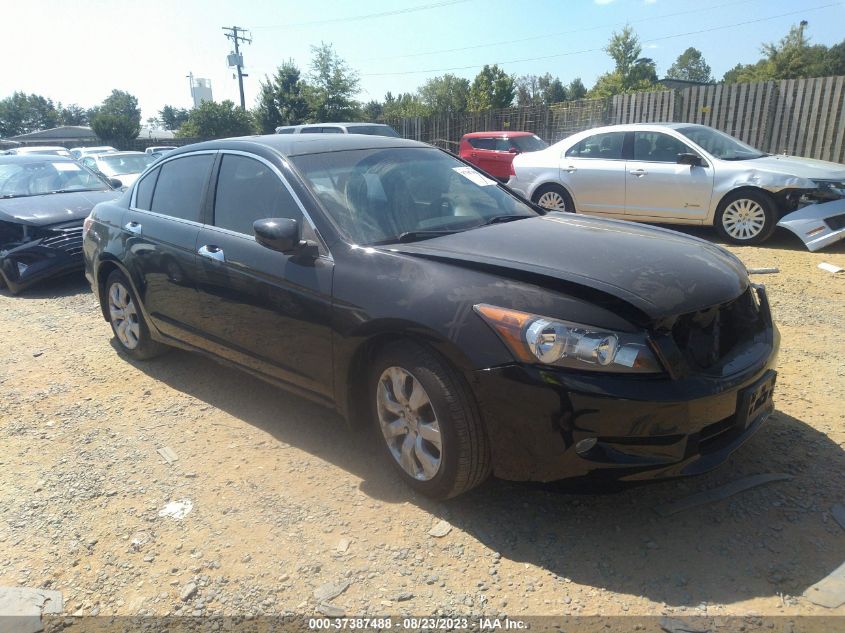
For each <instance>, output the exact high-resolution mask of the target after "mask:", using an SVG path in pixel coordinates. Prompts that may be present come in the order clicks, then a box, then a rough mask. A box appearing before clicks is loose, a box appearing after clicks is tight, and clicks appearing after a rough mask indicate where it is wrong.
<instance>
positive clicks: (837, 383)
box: [0, 231, 845, 616]
mask: <svg viewBox="0 0 845 633" xmlns="http://www.w3.org/2000/svg"><path fill="white" fill-rule="evenodd" d="M691 232H693V233H694V234H697V235H701V236H703V237H707V238H710V239H712V234H711V233H710V232H708V231H691ZM732 250H733V251H734V252H735V253H737V254H738V255H739V257H740V258H741V259H742V260H743V261H744V262H745V263H746V265H747V266H749V267H762V266H777V267H779V268H780V270H781V272H780V273H779V274H774V275H765V276H763V275H761V276H759V277H757V278H756V280H758V281H763V282H765V283H766V285H767V287H768V290H769V294H770V297H771V301H772V304H773V308H774V312H775V316H776V319H777V321H778V323H779V326H780V328H781V333H782V335H783V341H782V350H781V356H780V367H779V372H780V375H779V385H778V388H777V392H776V407H777V412H776V414H775V415H774V416H773V417H772V418H771V420H770V421H769V422H768V424H767V425H766V426H765V427H764V428H763V430H761V431H760V432H759V433H758V434H757V435H756V436H755V437H754V438H753V439H752V440H751V441H749V442H748V443H747V444H746V445H745V446H744V447H743V448H742V449H741V450H739V451H738V452H737V453H735V454H734V456H733V457H732V458H731V459H730V461H729V462H728V463H726V464H725V465H723V466H722V467H720V468H719V469H717V470H716V471H714V472H712V473H710V474H708V475H705V476H701V477H697V478H693V479H684V480H675V481H669V482H661V483H657V484H650V485H647V486H641V487H637V488H633V489H629V490H627V491H624V492H621V493H620V492H616V493H607V492H605V493H602V494H598V493H595V492H592V493H584V492H583V491H574V490H572V489H571V487H567V486H561V485H545V486H539V485H524V484H513V483H507V482H502V481H496V480H493V481H490V482H488V483H487V484H485V485H484V486H483V487H482V488H480V489H478V490H476V491H473V492H472V493H470V494H468V495H465V496H463V497H460V498H458V499H454V500H451V501H448V502H446V503H437V502H432V501H429V500H426V499H424V498H421V497H419V496H416V495H415V494H414V493H413V492H412V491H410V490H409V489H407V488H405V487H404V486H403V485H401V484H399V483H397V481H396V480H395V478H394V477H393V476H392V474H391V471H390V470H389V469H388V468H387V467H386V464H384V463H383V462H382V461H381V460H380V459H379V458H377V457H376V455H377V453H376V452H375V451H374V450H373V449H372V448H371V447H370V446H369V445H368V444H367V443H366V442H365V441H362V440H361V438H358V437H356V436H355V435H354V434H353V433H352V432H350V431H349V430H347V429H346V427H345V426H344V424H343V422H342V421H341V420H340V419H339V418H338V417H337V416H336V415H334V414H332V413H330V412H327V411H326V410H324V409H322V408H320V407H318V406H316V405H313V404H311V403H309V402H307V401H305V400H302V399H300V398H297V397H295V396H292V395H289V394H287V393H285V392H283V391H280V390H278V389H276V388H274V387H271V386H269V385H267V384H264V383H262V382H260V381H258V380H256V379H253V378H252V377H250V376H247V375H245V374H241V373H239V372H236V371H232V370H230V369H226V368H223V367H221V366H219V365H217V364H216V363H214V362H213V361H211V360H208V359H206V358H204V357H201V356H199V355H195V354H189V353H184V352H181V351H174V352H172V353H171V354H169V355H167V356H165V357H163V358H160V359H157V360H155V361H152V362H147V363H136V362H133V361H128V360H126V359H125V358H124V357H122V356H120V355H118V353H117V352H116V349H115V344H114V342H113V341H111V331H110V329H109V326H108V324H106V323H105V322H104V321H103V319H102V318H101V316H100V314H99V311H98V308H97V306H96V305H95V303H94V300H93V296H92V295H91V294H90V292H89V290H88V288H87V287H86V285H85V282H84V280H82V279H81V278H79V277H74V278H69V279H66V280H62V281H59V282H55V283H52V284H49V285H47V286H44V287H41V288H39V289H37V290H35V291H34V292H30V293H29V294H26V295H24V296H20V297H10V296H8V295H7V294H4V293H0V349H2V359H3V361H4V362H3V363H2V366H0V445H2V451H0V585H6V586H15V585H17V586H27V587H40V588H49V589H57V590H59V591H61V592H62V593H63V595H64V600H65V613H67V614H80V615H83V614H84V615H89V614H98V613H99V614H118V615H130V614H140V615H146V614H155V615H164V614H179V615H211V614H224V615H233V614H237V615H250V614H251V615H260V614H278V613H304V614H313V613H315V612H316V610H317V609H318V607H319V605H320V604H322V603H329V604H330V605H332V606H333V607H334V608H335V609H336V611H332V610H331V608H327V607H322V609H323V611H328V612H330V613H343V612H345V613H346V614H348V615H377V614H393V615H398V614H403V613H409V614H415V615H432V614H440V613H442V614H447V613H462V614H468V613H481V612H483V613H487V614H498V613H507V614H509V615H511V616H519V615H541V614H542V615H565V614H573V615H574V614H585V615H586V614H604V615H610V614H629V615H634V614H637V615H650V614H668V615H709V616H720V615H747V614H760V615H777V614H825V615H836V614H839V615H845V607H839V608H838V609H824V608H822V607H819V606H816V605H814V604H813V603H811V602H810V601H809V600H807V599H806V598H804V597H802V594H803V592H804V591H805V590H806V589H807V588H808V587H809V586H810V585H812V584H814V583H816V582H818V581H819V580H820V579H822V578H823V577H825V576H826V575H827V574H829V573H830V572H831V571H832V570H833V569H835V568H836V567H838V566H839V565H840V564H841V563H842V562H843V560H845V530H843V528H841V527H840V526H839V525H838V524H837V523H836V522H835V521H834V520H833V518H832V516H831V514H830V508H831V506H832V505H834V504H836V503H842V502H845V468H843V467H845V460H843V442H845V430H844V429H843V406H842V400H841V398H842V394H843V393H845V353H843V352H845V343H843V330H845V327H843V326H845V275H844V274H842V273H840V274H839V275H837V276H835V275H832V274H830V273H827V272H824V271H822V270H820V269H818V268H817V267H816V266H817V264H818V263H819V262H822V261H828V262H831V263H834V264H837V265H840V266H842V265H845V242H840V244H839V245H837V246H835V247H833V248H831V249H828V250H826V251H824V252H821V253H809V252H807V251H805V250H804V249H803V247H802V246H801V245H800V244H799V243H798V242H797V240H795V239H794V238H792V237H791V236H789V235H781V234H778V235H777V236H775V238H774V239H773V240H772V241H771V243H770V244H768V245H767V246H766V247H761V248H750V247H749V248H732ZM163 447H169V448H170V449H172V450H173V452H174V453H175V454H176V456H177V457H178V459H177V460H176V461H174V462H173V463H168V461H167V460H165V459H164V458H163V457H162V456H161V455H160V454H159V453H158V452H157V450H158V449H161V448H163ZM756 473H787V474H790V475H792V479H790V480H788V481H780V482H775V483H770V484H767V485H765V486H762V487H759V488H755V489H753V490H749V491H747V492H744V493H742V494H740V495H737V496H735V497H732V498H731V499H728V500H723V501H720V502H717V503H712V504H709V505H706V506H703V507H699V508H695V509H691V510H688V511H685V512H682V513H680V514H677V515H674V516H671V517H668V518H661V517H659V516H658V515H657V514H656V513H655V512H654V510H653V507H654V506H655V505H657V504H659V503H663V502H667V501H672V500H675V499H679V498H682V497H684V496H686V495H689V494H692V493H694V492H697V491H701V490H705V489H709V488H712V487H714V486H717V485H720V484H724V483H727V482H730V481H733V480H735V479H738V478H740V477H742V476H745V475H749V474H756ZM180 500H189V501H190V502H191V503H192V504H193V505H192V509H191V510H190V512H189V513H188V514H187V515H186V516H185V517H184V518H181V519H176V518H172V517H168V516H160V514H159V512H160V511H161V510H162V508H164V507H165V506H166V505H167V504H168V503H170V502H174V501H180ZM440 521H446V522H448V524H449V525H448V526H442V525H441V526H440V527H442V528H444V529H443V530H442V531H446V529H447V528H448V527H449V526H451V529H450V530H449V531H448V533H446V534H445V536H432V535H430V534H429V531H430V530H431V529H432V527H433V526H434V525H435V524H438V522H440Z"/></svg>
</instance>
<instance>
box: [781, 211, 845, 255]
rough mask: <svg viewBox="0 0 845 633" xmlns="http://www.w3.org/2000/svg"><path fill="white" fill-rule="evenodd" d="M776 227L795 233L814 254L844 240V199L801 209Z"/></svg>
mask: <svg viewBox="0 0 845 633" xmlns="http://www.w3.org/2000/svg"><path fill="white" fill-rule="evenodd" d="M778 226H782V227H783V228H785V229H789V230H790V231H792V232H793V233H795V235H797V236H798V238H799V239H800V240H801V241H802V242H804V244H805V245H806V246H807V248H808V249H809V250H810V251H813V252H815V251H817V250H819V249H821V248H824V247H825V246H829V245H831V244H833V243H835V242H838V241H839V240H842V239H845V198H843V199H841V200H833V201H832V202H822V203H819V204H809V205H807V206H805V207H801V208H800V209H798V210H797V211H793V212H792V213H789V214H787V215H785V216H783V218H781V220H780V222H778Z"/></svg>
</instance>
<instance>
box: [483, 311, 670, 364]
mask: <svg viewBox="0 0 845 633" xmlns="http://www.w3.org/2000/svg"><path fill="white" fill-rule="evenodd" d="M473 308H474V309H475V311H476V312H477V313H478V314H479V315H480V316H481V318H483V319H484V320H485V321H486V322H487V323H488V324H489V325H490V327H492V328H493V330H494V331H495V332H496V334H498V335H499V337H500V338H501V339H502V341H504V343H505V345H507V346H508V348H509V349H510V350H511V352H513V354H514V356H515V357H516V358H517V359H518V360H521V361H523V362H526V363H532V364H535V363H538V362H539V363H542V364H543V365H555V366H558V367H568V368H571V369H580V370H586V371H603V372H617V373H637V374H657V373H660V372H662V371H663V369H662V368H661V366H660V363H659V361H658V360H657V358H656V357H655V356H654V353H653V352H652V351H651V348H650V347H649V345H648V340H647V338H646V335H645V333H640V334H631V333H628V332H613V331H610V330H601V329H598V328H594V327H591V326H589V325H580V324H578V323H572V322H569V321H561V320H559V319H551V318H549V317H544V316H540V315H536V314H529V313H528V312H520V311H519V310H510V309H508V308H499V307H496V306H492V305H488V304H486V303H480V304H478V305H475V306H473Z"/></svg>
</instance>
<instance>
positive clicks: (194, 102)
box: [185, 71, 197, 108]
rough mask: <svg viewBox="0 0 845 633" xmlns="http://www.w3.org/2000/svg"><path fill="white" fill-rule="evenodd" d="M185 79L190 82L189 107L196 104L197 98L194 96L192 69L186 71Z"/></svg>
mask: <svg viewBox="0 0 845 633" xmlns="http://www.w3.org/2000/svg"><path fill="white" fill-rule="evenodd" d="M185 79H187V80H188V81H189V82H190V84H191V107H192V108H193V107H194V106H196V105H197V100H196V98H195V97H194V73H193V71H190V72H188V74H187V75H185Z"/></svg>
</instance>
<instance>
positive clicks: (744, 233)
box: [716, 191, 776, 244]
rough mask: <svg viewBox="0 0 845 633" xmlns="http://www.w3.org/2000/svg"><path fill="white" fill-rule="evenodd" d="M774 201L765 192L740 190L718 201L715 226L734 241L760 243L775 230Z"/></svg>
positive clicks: (738, 242)
mask: <svg viewBox="0 0 845 633" xmlns="http://www.w3.org/2000/svg"><path fill="white" fill-rule="evenodd" d="M775 222H776V220H775V203H774V200H772V199H771V198H770V197H769V196H767V195H766V194H765V193H762V192H759V193H758V192H757V191H740V192H738V193H735V194H730V195H728V196H727V197H726V198H725V199H724V200H723V201H722V203H721V204H720V205H719V210H718V212H717V214H716V229H717V230H718V231H719V233H720V234H721V236H722V237H723V238H725V240H727V241H728V242H731V243H733V244H759V243H760V242H763V241H764V240H766V239H767V238H768V237H769V236H770V235H771V234H772V233H773V232H774V230H775Z"/></svg>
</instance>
